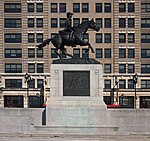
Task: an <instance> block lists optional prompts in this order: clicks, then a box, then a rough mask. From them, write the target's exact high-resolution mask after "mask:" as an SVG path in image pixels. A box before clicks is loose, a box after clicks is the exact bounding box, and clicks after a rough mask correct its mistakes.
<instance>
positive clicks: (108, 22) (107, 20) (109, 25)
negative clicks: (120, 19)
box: [104, 18, 111, 28]
mask: <svg viewBox="0 0 150 141" xmlns="http://www.w3.org/2000/svg"><path fill="white" fill-rule="evenodd" d="M104 25H105V28H111V18H105V19H104Z"/></svg>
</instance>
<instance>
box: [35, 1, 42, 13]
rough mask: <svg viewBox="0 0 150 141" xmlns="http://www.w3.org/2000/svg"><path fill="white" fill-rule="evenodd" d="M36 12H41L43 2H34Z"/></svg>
mask: <svg viewBox="0 0 150 141" xmlns="http://www.w3.org/2000/svg"><path fill="white" fill-rule="evenodd" d="M36 12H43V3H37V4H36Z"/></svg>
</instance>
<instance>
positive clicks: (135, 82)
mask: <svg viewBox="0 0 150 141" xmlns="http://www.w3.org/2000/svg"><path fill="white" fill-rule="evenodd" d="M137 82H138V75H137V74H135V75H134V76H133V84H134V92H135V96H134V108H135V109H136V99H137V98H136V84H137Z"/></svg>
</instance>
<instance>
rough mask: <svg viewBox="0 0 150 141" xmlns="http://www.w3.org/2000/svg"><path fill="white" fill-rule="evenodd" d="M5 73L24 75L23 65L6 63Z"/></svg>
mask: <svg viewBox="0 0 150 141" xmlns="http://www.w3.org/2000/svg"><path fill="white" fill-rule="evenodd" d="M5 73H22V64H9V63H5Z"/></svg>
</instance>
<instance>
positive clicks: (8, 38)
mask: <svg viewBox="0 0 150 141" xmlns="http://www.w3.org/2000/svg"><path fill="white" fill-rule="evenodd" d="M21 36H22V35H21V33H5V43H21V42H22V37H21Z"/></svg>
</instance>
